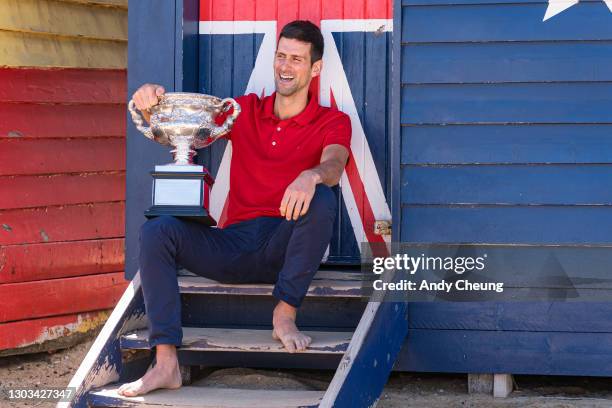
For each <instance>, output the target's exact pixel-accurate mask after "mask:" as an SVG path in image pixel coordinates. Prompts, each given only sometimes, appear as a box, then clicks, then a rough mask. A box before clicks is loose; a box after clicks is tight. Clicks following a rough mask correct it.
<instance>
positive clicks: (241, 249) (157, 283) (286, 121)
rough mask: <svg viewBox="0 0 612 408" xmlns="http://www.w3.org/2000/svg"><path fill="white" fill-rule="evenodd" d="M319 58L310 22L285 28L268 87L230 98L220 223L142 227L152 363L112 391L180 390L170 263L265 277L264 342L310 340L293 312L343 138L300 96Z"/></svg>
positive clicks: (326, 229)
mask: <svg viewBox="0 0 612 408" xmlns="http://www.w3.org/2000/svg"><path fill="white" fill-rule="evenodd" d="M322 55H323V36H322V35H321V31H320V30H319V28H318V27H317V26H315V25H314V24H312V23H311V22H308V21H294V22H292V23H289V24H287V25H286V26H285V27H284V28H283V30H282V32H281V34H280V36H279V41H278V44H277V49H276V53H275V59H274V80H275V86H276V92H275V93H274V94H273V95H271V96H268V97H265V98H263V99H260V98H259V97H258V96H257V95H255V94H250V95H246V96H242V97H239V98H237V102H238V103H239V104H240V105H241V107H242V113H241V114H240V116H239V117H238V119H237V120H236V122H235V124H234V127H233V128H232V132H231V133H230V134H229V135H228V136H227V138H228V139H230V140H231V141H232V149H233V152H232V160H231V165H230V191H229V196H228V210H227V211H228V219H227V222H226V224H225V226H224V228H222V229H221V228H210V227H206V226H203V225H201V224H198V223H194V222H188V221H183V220H180V219H177V218H174V217H158V218H154V219H151V220H149V221H147V222H146V223H145V224H144V225H143V227H142V229H141V236H140V244H141V253H140V275H141V281H142V289H143V294H144V298H145V306H146V310H147V315H148V318H149V335H150V337H149V342H150V345H151V347H155V348H156V362H155V363H154V365H153V366H152V367H151V368H150V369H149V371H148V372H147V373H146V374H145V375H144V376H143V377H142V378H141V379H139V380H137V381H135V382H132V383H129V384H124V385H123V386H122V387H121V388H120V389H119V393H120V394H122V395H125V396H135V395H140V394H145V393H147V392H149V391H151V390H154V389H156V388H178V387H180V386H181V377H180V373H179V366H178V360H177V357H176V347H177V346H180V345H181V340H182V330H181V315H180V296H179V290H178V284H177V277H176V269H177V264H180V265H182V266H183V267H185V268H187V269H188V270H190V271H191V272H193V273H196V274H198V275H201V276H205V277H207V278H211V279H214V280H217V281H221V282H231V283H247V282H267V283H274V284H275V286H274V291H273V295H274V297H275V298H276V299H277V300H278V303H277V304H276V306H275V308H274V312H273V315H272V325H273V332H272V336H273V338H275V339H277V340H280V341H281V342H282V344H283V345H284V347H285V348H286V349H287V350H288V351H289V352H295V351H302V350H304V349H306V348H307V347H308V345H309V344H310V342H311V338H310V337H308V336H306V335H304V334H303V333H301V332H300V331H299V330H298V328H297V327H296V325H295V318H296V314H297V309H298V308H299V306H300V304H301V302H302V300H303V298H304V296H305V295H306V292H307V290H308V286H309V285H310V282H311V280H312V278H313V276H314V274H315V273H316V271H317V269H318V267H319V264H320V262H321V258H322V257H323V255H324V253H325V249H326V248H327V246H328V244H329V241H330V239H331V235H332V229H333V222H334V219H335V216H336V211H337V202H336V197H335V195H334V193H333V192H332V190H331V189H330V186H333V185H336V184H337V183H338V181H339V180H340V177H341V175H342V172H343V170H344V166H345V165H346V162H347V160H348V157H349V148H350V135H351V125H350V119H349V118H348V116H347V115H345V114H344V113H342V112H339V111H338V110H336V109H331V108H324V107H321V106H320V105H319V104H318V103H317V101H316V97H315V96H314V95H312V94H309V88H310V83H311V81H312V79H313V78H315V77H317V76H318V75H319V74H320V72H321V67H322V61H321V57H322ZM163 93H164V89H163V88H162V87H161V86H158V85H151V84H145V85H143V86H142V87H141V88H140V89H138V91H136V93H135V94H134V96H133V99H134V102H135V104H136V107H137V108H138V109H140V110H141V111H146V109H148V108H150V107H151V106H153V105H155V104H157V102H158V99H157V98H158V96H160V95H162V94H163ZM145 117H146V118H147V120H148V117H147V115H146V112H145Z"/></svg>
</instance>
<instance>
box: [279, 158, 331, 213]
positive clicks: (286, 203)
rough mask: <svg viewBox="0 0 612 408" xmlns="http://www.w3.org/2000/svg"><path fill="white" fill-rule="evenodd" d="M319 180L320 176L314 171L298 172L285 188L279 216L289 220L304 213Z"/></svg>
mask: <svg viewBox="0 0 612 408" xmlns="http://www.w3.org/2000/svg"><path fill="white" fill-rule="evenodd" d="M320 181H321V176H320V175H319V174H318V173H317V172H316V171H313V170H305V171H303V172H302V173H300V175H299V176H298V177H297V178H296V179H295V180H293V182H292V183H291V184H289V187H287V189H286V190H285V195H284V196H283V199H282V201H281V205H280V213H281V216H283V217H285V219H286V220H287V221H290V220H292V219H293V220H297V219H298V218H299V217H300V216H302V215H304V214H306V212H307V211H308V207H309V206H310V201H312V197H313V196H314V193H315V187H316V186H317V183H319V182H320Z"/></svg>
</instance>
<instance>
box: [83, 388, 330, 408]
mask: <svg viewBox="0 0 612 408" xmlns="http://www.w3.org/2000/svg"><path fill="white" fill-rule="evenodd" d="M118 388H119V385H115V384H113V385H112V386H106V387H103V388H101V389H98V390H94V391H91V392H90V393H89V396H88V397H89V398H88V399H89V404H90V406H93V407H101V406H109V407H112V406H115V407H117V406H121V407H141V408H147V407H200V408H212V407H215V408H289V407H316V406H318V404H319V402H320V401H321V399H322V398H323V394H324V391H302V390H299V391H297V390H296V391H290V390H248V389H237V388H212V387H196V386H186V387H181V388H180V389H178V390H156V391H153V392H151V393H149V394H147V395H143V396H139V397H124V396H121V395H119V394H117V389H118Z"/></svg>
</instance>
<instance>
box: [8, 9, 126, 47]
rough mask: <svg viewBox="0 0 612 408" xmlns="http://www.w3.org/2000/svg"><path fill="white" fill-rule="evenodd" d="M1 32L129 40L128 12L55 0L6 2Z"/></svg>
mask: <svg viewBox="0 0 612 408" xmlns="http://www.w3.org/2000/svg"><path fill="white" fill-rule="evenodd" d="M0 30H2V31H17V32H24V33H36V34H57V35H61V36H64V37H75V38H83V39H91V38H94V39H106V40H119V41H127V36H128V32H127V12H126V10H124V9H121V8H111V7H95V6H92V5H90V4H86V3H68V2H59V1H55V0H4V1H3V2H1V3H0Z"/></svg>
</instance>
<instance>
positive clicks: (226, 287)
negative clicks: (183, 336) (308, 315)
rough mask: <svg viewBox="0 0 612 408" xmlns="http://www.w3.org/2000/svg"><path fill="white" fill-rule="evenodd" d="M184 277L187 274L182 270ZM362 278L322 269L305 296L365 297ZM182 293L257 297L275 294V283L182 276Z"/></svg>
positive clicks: (352, 274)
mask: <svg viewBox="0 0 612 408" xmlns="http://www.w3.org/2000/svg"><path fill="white" fill-rule="evenodd" d="M181 272H182V274H185V272H186V271H181ZM362 282H363V275H362V274H360V273H356V272H341V271H328V270H322V271H319V272H317V274H316V275H315V277H314V279H313V280H312V283H311V284H310V287H309V288H308V293H307V294H306V296H316V297H360V296H361V295H362V293H361V292H362V290H361V287H362ZM179 288H180V291H181V293H200V294H217V295H257V296H268V295H271V294H272V289H274V285H272V284H263V283H262V284H227V283H220V282H217V281H214V280H212V279H207V278H203V277H201V276H193V275H191V276H179Z"/></svg>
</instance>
